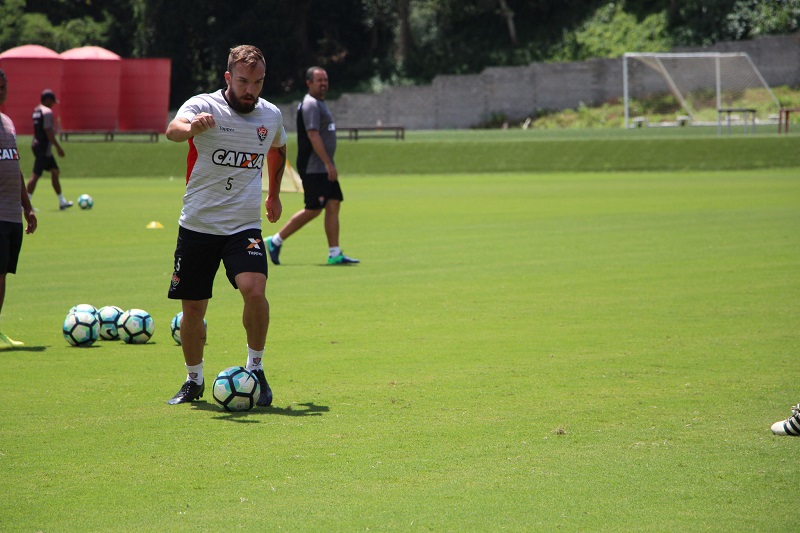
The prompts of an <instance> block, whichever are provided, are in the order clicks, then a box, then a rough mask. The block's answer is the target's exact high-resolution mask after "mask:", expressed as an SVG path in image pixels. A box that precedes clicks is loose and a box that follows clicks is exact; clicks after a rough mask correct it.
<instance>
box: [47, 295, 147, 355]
mask: <svg viewBox="0 0 800 533" xmlns="http://www.w3.org/2000/svg"><path fill="white" fill-rule="evenodd" d="M61 329H62V332H63V333H64V339H66V341H67V342H68V343H69V344H70V345H72V346H79V347H81V348H85V347H88V346H91V345H92V344H94V343H95V342H97V341H98V340H100V339H102V340H107V341H111V340H122V341H124V342H125V343H126V344H144V343H146V342H147V341H149V340H150V337H152V336H153V333H154V332H155V323H154V322H153V317H151V316H150V313H148V312H147V311H144V310H142V309H128V310H127V311H123V310H122V309H120V308H119V307H117V306H116V305H107V306H105V307H101V308H100V309H98V308H96V307H95V306H93V305H91V304H78V305H76V306H74V307H73V308H72V309H70V310H69V313H67V318H65V319H64V325H63V327H62V328H61Z"/></svg>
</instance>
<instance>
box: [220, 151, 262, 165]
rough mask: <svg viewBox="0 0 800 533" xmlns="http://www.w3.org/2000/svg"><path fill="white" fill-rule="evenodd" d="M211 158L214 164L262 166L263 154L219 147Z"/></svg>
mask: <svg viewBox="0 0 800 533" xmlns="http://www.w3.org/2000/svg"><path fill="white" fill-rule="evenodd" d="M211 160H212V161H213V162H214V164H215V165H220V166H223V167H239V168H262V167H263V166H264V154H251V153H249V152H237V151H235V150H223V149H219V150H217V151H216V152H214V153H213V154H212V155H211Z"/></svg>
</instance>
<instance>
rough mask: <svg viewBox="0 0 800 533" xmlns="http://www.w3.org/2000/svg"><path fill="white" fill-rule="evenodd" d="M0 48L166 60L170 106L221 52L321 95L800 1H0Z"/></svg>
mask: <svg viewBox="0 0 800 533" xmlns="http://www.w3.org/2000/svg"><path fill="white" fill-rule="evenodd" d="M0 20H2V21H3V25H2V27H0V51H2V50H7V49H9V48H13V47H15V46H19V45H23V44H40V45H42V46H46V47H48V48H51V49H53V50H55V51H56V52H63V51H65V50H69V49H71V48H75V47H79V46H88V45H94V46H101V47H103V48H106V49H108V50H111V51H112V52H115V53H116V54H118V55H120V56H122V57H126V58H127V57H131V58H137V57H139V58H145V57H168V58H170V59H172V80H171V85H172V86H171V105H172V106H173V107H175V106H177V105H179V104H180V103H182V102H183V101H184V100H185V99H186V98H188V97H189V96H191V95H193V94H196V93H199V92H205V91H210V90H214V89H217V88H219V87H222V86H224V81H223V76H222V74H223V72H224V71H225V66H226V65H225V63H226V59H227V54H228V50H229V49H230V48H231V47H232V46H235V45H237V44H243V43H246V44H254V45H256V46H258V47H259V48H261V50H262V51H263V52H264V54H265V56H266V59H267V83H266V85H265V92H264V96H265V97H267V98H268V99H270V100H273V101H277V102H282V101H289V100H292V99H296V98H297V97H298V96H299V95H300V94H302V93H303V92H304V90H305V84H304V81H303V74H304V72H305V69H306V68H307V67H308V66H311V65H320V66H323V67H325V68H326V69H327V70H328V73H329V75H330V78H331V83H332V92H331V97H335V96H336V93H338V92H343V91H376V90H380V88H381V87H383V86H385V85H403V84H406V85H409V84H418V83H426V82H429V81H430V80H432V79H433V77H435V76H436V75H438V74H466V73H475V72H480V71H481V70H482V69H483V68H485V67H487V66H511V65H525V64H529V63H531V62H534V61H573V60H583V59H587V58H590V57H616V56H619V55H621V54H622V53H624V52H626V51H650V52H655V51H667V50H669V49H670V48H673V47H675V46H696V45H707V44H713V43H715V42H718V41H728V40H739V39H751V38H755V37H758V36H763V35H774V34H783V33H791V32H794V31H797V29H798V27H799V26H800V0H680V1H678V0H627V1H625V0H620V1H609V0H291V1H286V0H254V1H253V2H250V3H245V4H242V3H238V2H223V1H217V0H2V4H0Z"/></svg>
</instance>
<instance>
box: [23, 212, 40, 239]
mask: <svg viewBox="0 0 800 533" xmlns="http://www.w3.org/2000/svg"><path fill="white" fill-rule="evenodd" d="M23 214H24V215H25V221H26V222H27V223H28V226H27V227H26V228H25V233H27V234H28V235H30V234H31V233H33V232H34V231H36V226H37V225H38V222H37V220H36V215H35V214H34V213H33V210H32V209H31V210H27V209H26V210H25V211H23Z"/></svg>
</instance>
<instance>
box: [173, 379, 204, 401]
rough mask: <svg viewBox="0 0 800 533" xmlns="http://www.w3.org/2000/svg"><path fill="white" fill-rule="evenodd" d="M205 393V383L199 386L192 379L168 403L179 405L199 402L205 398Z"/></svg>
mask: <svg viewBox="0 0 800 533" xmlns="http://www.w3.org/2000/svg"><path fill="white" fill-rule="evenodd" d="M205 391H206V382H205V381H204V382H203V383H201V384H200V385H198V384H197V383H195V382H194V381H192V380H191V379H190V380H188V381H187V382H186V383H184V384H183V386H182V387H181V390H179V391H178V394H176V395H175V396H173V397H172V398H171V399H170V400H169V401H167V403H168V404H170V405H178V404H179V403H189V402H191V401H194V400H199V399H200V398H202V397H203V393H204V392H205Z"/></svg>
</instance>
